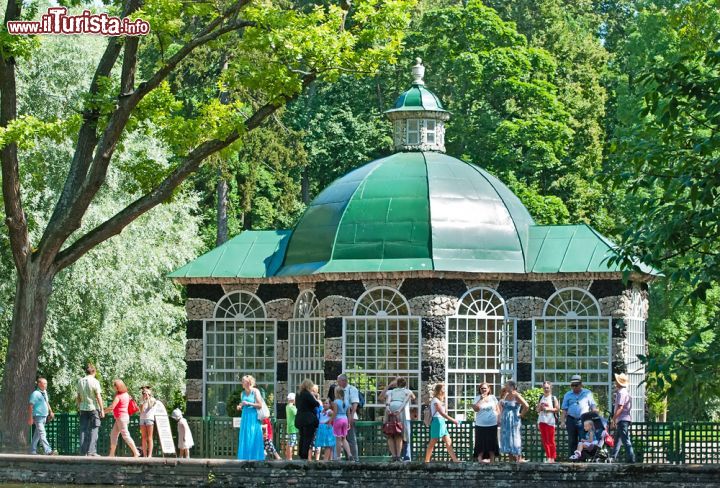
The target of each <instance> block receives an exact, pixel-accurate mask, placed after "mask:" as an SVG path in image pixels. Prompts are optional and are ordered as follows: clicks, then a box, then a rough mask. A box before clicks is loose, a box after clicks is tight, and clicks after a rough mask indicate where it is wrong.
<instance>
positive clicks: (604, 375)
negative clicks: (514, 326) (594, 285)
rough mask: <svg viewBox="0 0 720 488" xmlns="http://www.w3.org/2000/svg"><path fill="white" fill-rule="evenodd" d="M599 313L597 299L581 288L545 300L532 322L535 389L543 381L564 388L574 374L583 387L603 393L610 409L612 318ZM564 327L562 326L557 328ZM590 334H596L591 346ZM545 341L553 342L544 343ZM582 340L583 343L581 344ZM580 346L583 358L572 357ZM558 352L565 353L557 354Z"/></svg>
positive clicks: (556, 294)
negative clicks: (560, 364) (594, 350)
mask: <svg viewBox="0 0 720 488" xmlns="http://www.w3.org/2000/svg"><path fill="white" fill-rule="evenodd" d="M600 310H601V309H600V304H599V302H598V301H597V299H595V297H594V296H593V295H592V294H591V293H590V292H588V291H587V290H584V289H582V288H576V287H568V288H563V289H561V290H558V291H557V292H555V293H554V294H553V295H551V296H550V297H549V298H548V299H547V302H546V303H545V307H544V308H543V315H542V316H541V317H533V319H532V321H533V323H532V382H533V385H534V386H541V385H542V382H543V381H545V380H549V381H551V382H553V383H555V384H562V385H566V384H567V383H568V382H569V380H570V378H571V377H572V376H573V375H575V374H579V375H581V376H582V377H583V383H584V384H585V385H586V386H590V387H596V388H598V387H599V388H603V389H604V390H606V398H607V400H608V404H607V408H608V410H609V409H610V408H611V402H612V398H611V385H612V379H611V378H612V357H613V351H612V317H609V316H602V315H601V313H600ZM563 324H564V325H565V327H563V328H560V326H561V325H563ZM540 334H542V335H543V336H542V337H543V340H542V344H540V343H539V338H540ZM591 334H597V341H595V342H593V343H591V340H590V338H591ZM583 336H584V337H583ZM547 338H552V339H553V340H552V341H550V342H547V341H546V339H547ZM582 338H584V339H585V341H584V342H580V339H582ZM581 345H582V346H584V347H585V348H586V354H585V356H580V355H577V356H572V355H571V353H572V351H573V349H574V350H576V351H577V352H578V353H579V348H580V347H581ZM550 346H552V347H551V348H550ZM591 346H592V347H597V348H606V350H607V355H601V354H599V353H598V354H595V355H591V354H590V352H591V351H590V348H591ZM539 347H543V348H544V352H545V354H542V355H539V354H538V352H539V349H538V348H539ZM549 351H552V352H549ZM558 352H563V353H564V354H563V355H558ZM573 357H574V358H575V359H576V363H575V365H571V364H570V363H571V362H572V361H571V360H572V358H573ZM563 359H564V361H563V365H564V367H558V361H562V360H563ZM540 361H542V367H541V365H540ZM591 362H596V364H597V366H596V367H590V363H591ZM583 363H584V365H583ZM603 363H605V364H604V365H603ZM553 364H554V365H553Z"/></svg>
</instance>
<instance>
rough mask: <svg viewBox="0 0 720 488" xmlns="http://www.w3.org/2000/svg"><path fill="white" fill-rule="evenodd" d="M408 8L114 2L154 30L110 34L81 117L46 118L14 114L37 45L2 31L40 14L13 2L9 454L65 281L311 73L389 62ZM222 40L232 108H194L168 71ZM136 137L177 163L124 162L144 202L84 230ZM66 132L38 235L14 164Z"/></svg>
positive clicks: (5, 94) (390, 4)
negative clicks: (124, 147) (226, 43)
mask: <svg viewBox="0 0 720 488" xmlns="http://www.w3.org/2000/svg"><path fill="white" fill-rule="evenodd" d="M78 3H79V2H78ZM412 3H413V2H412V0H383V1H374V0H358V1H356V2H354V4H353V6H352V8H351V9H350V8H349V5H347V4H345V8H341V7H338V6H329V7H327V8H324V7H318V8H312V9H304V10H302V9H301V10H298V9H294V8H293V7H292V4H286V3H285V2H281V1H272V0H265V1H251V0H223V1H220V2H214V3H192V4H188V3H187V2H184V1H179V0H144V1H142V0H125V1H119V0H117V1H116V2H112V3H110V4H109V5H108V9H109V10H110V12H111V13H115V14H119V15H120V16H140V17H142V18H143V19H145V20H147V21H149V22H150V25H151V30H152V32H153V35H152V36H148V37H145V38H143V39H140V38H138V37H127V38H125V37H111V38H109V39H108V40H107V42H106V46H105V50H104V52H103V54H102V56H101V58H100V60H99V61H98V62H97V66H96V68H95V70H94V72H93V75H92V81H91V82H90V84H89V87H88V88H87V90H86V92H85V95H84V98H83V103H82V104H81V105H80V106H79V107H76V112H75V114H74V115H72V116H70V117H68V118H66V119H52V120H45V119H42V118H40V117H39V116H38V115H37V114H27V113H22V112H18V104H17V99H18V85H17V70H18V69H19V68H20V69H21V68H22V66H23V63H26V62H27V59H28V58H29V57H31V56H32V55H33V52H32V51H33V48H34V44H33V42H35V41H37V39H35V40H33V39H29V38H26V37H23V36H16V37H13V36H9V35H8V34H7V27H6V26H7V22H9V21H14V20H18V19H20V18H21V17H22V15H23V13H24V11H27V9H28V8H30V12H31V13H32V5H33V2H16V1H10V2H8V3H7V6H6V9H5V15H4V18H3V26H4V30H3V31H2V32H1V33H0V43H1V44H0V129H1V133H0V147H1V148H2V149H1V151H0V162H1V163H2V190H3V204H4V209H5V223H6V226H7V235H8V237H9V244H10V249H11V252H12V262H13V263H14V266H15V269H16V271H17V274H16V282H17V285H16V293H15V298H14V309H13V318H12V322H11V330H10V339H9V344H8V354H7V360H6V363H5V373H4V376H3V386H2V392H3V406H4V415H2V417H0V438H1V439H2V443H3V444H4V446H5V447H6V448H10V449H16V450H22V449H23V447H24V446H25V445H26V444H27V429H26V428H24V418H23V417H24V415H23V411H24V409H25V402H26V400H27V394H28V393H29V389H30V387H31V385H32V380H33V377H34V375H35V372H36V369H37V362H38V355H39V352H40V344H41V338H42V334H43V330H44V327H45V324H46V321H47V309H48V303H49V301H50V297H51V295H52V289H53V285H54V283H55V278H56V277H57V275H58V273H60V272H61V271H63V270H65V269H67V268H68V267H70V266H71V265H73V264H74V263H75V262H77V260H78V259H80V258H81V257H82V256H84V255H85V254H87V253H88V252H89V251H91V250H92V249H94V248H95V247H96V246H97V245H99V244H101V243H103V242H104V241H106V240H107V239H109V238H111V237H112V236H114V235H117V234H118V233H120V232H121V231H122V230H123V229H124V228H125V227H127V226H128V225H129V224H130V223H132V222H133V221H135V220H136V219H137V218H139V217H140V216H141V215H143V214H145V213H146V212H148V211H149V210H151V209H152V208H154V207H156V206H158V205H159V204H161V203H163V202H166V201H167V200H168V199H170V198H172V196H173V194H174V193H175V192H176V190H177V188H178V187H179V186H180V185H181V184H182V182H183V181H185V180H186V178H187V177H188V175H190V174H192V173H193V172H195V171H196V170H197V169H198V168H199V167H200V165H201V164H202V162H203V161H204V160H205V159H206V158H207V157H208V156H211V155H213V154H216V153H219V152H221V151H223V150H226V149H228V148H231V146H233V145H234V144H236V143H238V142H239V141H241V140H242V138H243V135H244V134H246V133H247V132H248V131H251V130H253V129H255V128H257V127H258V126H260V125H261V124H262V122H263V121H264V120H265V119H267V118H268V117H269V116H270V115H272V114H273V113H274V112H275V111H276V110H278V109H279V108H280V107H282V106H283V105H285V103H287V101H289V100H291V99H293V98H295V97H297V95H298V94H299V93H300V92H302V90H303V89H305V88H306V87H307V86H308V85H310V84H311V83H312V82H313V81H315V80H316V79H327V80H333V79H336V78H337V76H338V75H339V72H340V71H350V72H373V71H374V70H375V69H377V67H378V65H379V64H380V63H381V62H383V61H384V60H387V59H391V58H392V56H393V53H394V51H395V50H396V49H397V46H398V45H399V42H400V37H401V34H402V31H403V27H404V25H405V24H406V22H407V20H408V18H407V17H408V15H407V13H406V12H407V10H408V9H409V8H410V7H411V5H412ZM226 36H227V37H232V38H234V40H235V42H234V43H232V46H233V50H232V53H231V54H232V56H231V57H230V59H229V60H228V69H227V70H226V71H225V72H223V74H222V78H221V77H220V76H218V77H216V78H215V82H216V83H219V82H222V83H225V84H226V85H227V87H226V90H227V91H228V93H229V103H221V102H220V100H218V99H213V100H208V101H206V102H205V101H203V100H202V99H201V100H199V101H198V103H197V104H196V106H194V107H193V110H188V109H187V106H186V105H185V103H184V102H183V100H182V98H179V97H178V96H177V94H176V93H175V92H174V91H173V90H172V89H171V85H170V83H169V82H168V79H169V77H170V76H171V75H172V74H174V73H177V72H178V71H179V70H180V69H181V68H182V66H183V65H184V63H189V62H193V61H194V62H196V63H197V62H198V58H197V55H198V51H196V50H197V49H198V48H201V47H203V46H211V45H213V43H214V42H220V40H222V39H223V38H224V37H226ZM35 44H37V42H35ZM157 52H159V53H161V55H160V57H159V58H158V56H157V55H156V53H157ZM158 59H159V60H158ZM247 93H252V94H253V95H254V98H253V100H252V101H251V102H248V101H247V100H245V99H243V95H245V94H247ZM132 130H143V131H145V133H146V134H148V135H152V136H153V137H156V138H157V139H158V141H160V142H161V143H163V144H165V145H166V147H167V149H168V151H169V153H170V156H169V161H168V163H169V164H167V165H163V164H157V162H155V161H153V160H152V159H150V158H147V159H134V160H132V161H130V162H129V164H128V165H127V166H126V167H125V168H122V169H123V170H124V172H126V173H130V174H133V175H134V176H135V181H136V182H137V183H138V184H139V187H138V188H136V189H135V190H138V189H139V190H141V192H142V195H141V196H140V197H139V198H137V199H136V200H134V201H132V202H131V203H129V204H128V205H127V206H126V207H124V208H123V209H120V210H119V211H118V212H117V213H115V214H114V215H113V216H111V217H110V218H108V219H107V220H104V221H102V222H100V223H98V224H97V225H96V226H95V227H94V228H92V229H90V230H86V229H83V228H82V227H81V226H82V222H83V219H85V217H86V216H87V215H88V212H89V211H90V210H91V208H92V205H93V204H97V198H98V197H99V196H100V195H101V194H102V190H103V189H104V188H105V187H106V185H107V184H108V178H109V175H111V174H112V173H111V172H110V171H109V170H110V168H111V163H117V158H115V157H114V156H115V155H116V150H117V149H118V147H119V145H120V144H122V142H123V138H124V137H125V136H126V135H127V133H128V131H132ZM63 137H69V138H70V139H71V140H73V141H74V149H73V151H71V154H70V155H68V156H67V159H68V161H69V165H68V170H67V172H66V173H65V174H64V175H63V181H64V182H63V184H62V188H63V189H62V192H61V194H60V197H59V198H58V200H57V202H56V203H55V205H54V208H53V211H52V214H51V216H50V218H49V220H48V221H47V222H46V223H44V225H43V226H41V227H40V226H39V227H38V229H39V230H40V232H39V235H41V237H40V238H39V240H34V239H33V238H32V236H33V235H32V233H31V225H32V224H31V223H30V222H32V217H28V212H27V208H26V204H25V202H26V195H27V193H23V187H22V186H21V183H22V181H21V177H20V171H19V165H20V160H21V158H22V156H23V151H24V150H25V149H26V148H27V147H28V146H31V145H32V144H34V143H36V142H38V141H39V142H40V143H43V144H48V143H49V142H48V138H50V139H51V140H52V138H56V139H60V138H63ZM113 165H114V164H113ZM25 192H27V189H25Z"/></svg>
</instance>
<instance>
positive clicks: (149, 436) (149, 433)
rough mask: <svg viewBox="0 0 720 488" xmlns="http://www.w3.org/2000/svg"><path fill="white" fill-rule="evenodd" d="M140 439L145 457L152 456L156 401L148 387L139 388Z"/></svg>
mask: <svg viewBox="0 0 720 488" xmlns="http://www.w3.org/2000/svg"><path fill="white" fill-rule="evenodd" d="M140 395H141V396H142V398H141V399H140V438H141V441H142V442H141V444H142V448H141V449H142V453H143V456H145V457H152V455H153V447H154V446H153V433H154V430H155V405H156V403H157V400H156V399H155V397H154V396H153V394H152V389H150V387H149V386H143V387H142V388H140Z"/></svg>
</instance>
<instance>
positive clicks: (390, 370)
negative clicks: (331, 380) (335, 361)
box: [342, 286, 422, 409]
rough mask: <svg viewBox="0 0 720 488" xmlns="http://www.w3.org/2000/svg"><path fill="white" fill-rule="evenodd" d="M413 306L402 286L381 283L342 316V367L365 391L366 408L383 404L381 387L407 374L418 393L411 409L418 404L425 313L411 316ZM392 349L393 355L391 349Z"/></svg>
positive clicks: (364, 294) (352, 381) (409, 382)
mask: <svg viewBox="0 0 720 488" xmlns="http://www.w3.org/2000/svg"><path fill="white" fill-rule="evenodd" d="M388 298H390V299H388ZM368 305H370V306H368ZM382 305H385V307H384V308H383V307H382ZM409 310H410V307H409V304H408V302H407V299H405V297H404V296H403V295H402V294H401V293H400V292H399V291H398V290H396V289H394V288H390V287H383V286H379V287H375V288H372V289H370V290H368V291H367V292H365V293H363V295H361V296H360V298H358V300H357V302H356V304H355V308H354V310H353V316H351V317H343V334H342V338H343V340H342V348H343V350H342V353H343V361H342V368H343V372H345V373H346V374H347V375H348V379H349V381H350V383H351V384H353V385H355V386H356V387H358V388H359V389H360V391H362V392H363V394H364V395H365V399H366V404H365V406H366V408H378V409H381V408H384V406H385V404H384V403H382V402H380V401H379V395H380V392H381V391H382V390H383V389H384V388H385V386H386V385H387V384H388V382H389V381H390V380H392V379H393V378H395V377H396V376H403V377H405V378H407V380H408V387H409V388H411V389H412V390H413V392H414V393H415V396H416V401H415V402H414V404H413V405H412V408H419V401H420V400H419V399H420V393H421V391H422V318H421V317H419V316H412V315H408V314H407V313H408V312H409ZM401 312H405V314H401ZM381 339H383V340H381ZM393 348H394V350H395V354H391V353H390V351H391V349H393ZM403 352H404V353H405V354H404V355H403V354H402V353H403ZM381 365H384V367H380V366H381ZM369 385H372V386H373V390H372V391H371V389H370V386H369ZM416 388H417V389H416Z"/></svg>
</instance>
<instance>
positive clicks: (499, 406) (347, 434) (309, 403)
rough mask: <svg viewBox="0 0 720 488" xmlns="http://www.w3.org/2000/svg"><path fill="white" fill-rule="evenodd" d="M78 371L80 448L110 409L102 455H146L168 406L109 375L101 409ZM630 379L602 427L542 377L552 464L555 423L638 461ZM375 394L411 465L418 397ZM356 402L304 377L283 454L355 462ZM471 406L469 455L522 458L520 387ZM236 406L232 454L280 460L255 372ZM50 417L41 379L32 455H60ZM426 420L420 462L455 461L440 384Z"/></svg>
mask: <svg viewBox="0 0 720 488" xmlns="http://www.w3.org/2000/svg"><path fill="white" fill-rule="evenodd" d="M85 373H86V375H85V376H84V377H83V378H81V379H80V380H79V381H78V394H77V407H78V412H79V416H80V454H81V455H87V456H98V453H97V440H98V431H99V427H100V424H101V419H102V418H103V417H104V416H105V415H108V414H110V413H112V415H113V417H114V423H113V428H112V431H111V433H110V452H109V456H110V457H112V456H115V452H116V448H117V444H118V440H119V438H120V437H122V438H123V440H124V441H125V443H126V444H127V446H128V448H129V449H130V452H131V453H132V455H133V456H134V457H139V456H148V457H150V456H152V453H153V432H154V426H155V421H156V418H157V416H159V415H167V411H166V409H165V406H164V405H163V404H162V403H161V402H160V401H159V400H157V399H156V398H154V397H153V394H152V389H151V388H150V387H149V386H143V387H142V388H141V390H140V393H141V398H140V403H139V404H138V403H137V402H136V401H135V400H134V399H133V398H132V397H131V396H130V394H129V393H128V388H127V386H126V385H125V383H124V382H123V381H122V380H121V379H115V380H114V381H113V388H114V390H115V395H114V398H113V401H112V403H111V404H110V405H109V406H107V407H106V406H105V404H104V403H103V399H102V393H101V388H100V383H99V382H98V380H97V379H96V378H95V373H96V371H95V368H94V367H93V366H92V365H88V366H87V367H86V370H85ZM628 383H629V381H628V377H627V375H625V374H617V375H615V386H616V389H615V394H614V397H613V410H612V416H611V418H610V421H609V425H607V427H609V428H607V429H606V428H605V427H606V425H605V423H604V422H603V419H601V418H600V417H599V415H598V408H597V405H596V403H595V399H594V397H593V394H592V392H591V391H590V390H588V389H586V388H583V384H582V378H581V377H580V376H579V375H575V376H573V377H572V379H571V381H570V387H571V389H570V391H569V392H567V393H566V394H565V395H564V396H563V398H562V401H559V400H558V398H557V397H555V396H554V395H553V385H552V384H551V383H550V382H549V381H546V382H544V383H543V384H542V388H543V393H542V395H541V396H540V398H538V401H537V406H536V411H537V414H538V419H537V424H538V428H539V431H540V438H541V442H542V446H543V449H544V451H545V456H546V462H548V463H553V462H555V461H556V459H557V457H558V456H557V448H556V445H555V429H556V428H558V427H559V428H561V429H565V430H566V433H567V438H568V456H569V459H570V460H584V459H589V458H593V457H594V456H595V455H596V454H597V453H598V451H600V449H601V448H603V446H607V447H610V448H612V451H611V452H610V454H609V457H610V458H611V459H615V458H617V455H618V453H619V450H620V447H621V446H623V445H624V446H625V452H626V456H627V462H629V463H633V462H635V455H634V452H633V448H632V443H631V439H630V435H629V426H630V423H631V416H630V411H631V409H632V400H631V397H630V395H629V393H628V390H627V386H628ZM379 399H380V401H381V402H384V403H385V412H384V418H383V423H382V431H383V434H385V435H386V436H387V443H388V449H389V452H390V456H391V459H392V460H393V461H406V462H407V461H410V460H411V452H410V450H411V449H410V446H411V435H412V431H411V423H410V421H411V418H412V417H411V405H412V404H413V402H414V401H415V400H416V396H415V394H414V393H413V392H412V391H411V390H410V389H408V388H407V381H406V379H405V378H403V377H398V378H395V379H394V380H393V381H391V382H390V383H389V384H388V385H387V387H385V389H384V390H383V391H382V392H381V393H380V395H379ZM363 406H364V397H363V395H362V394H361V393H360V391H359V390H358V389H357V388H356V387H355V386H353V385H352V384H350V383H349V382H348V377H347V376H346V375H345V374H341V375H339V376H338V377H337V382H336V383H334V384H332V385H331V386H330V388H329V390H328V392H327V396H326V397H325V398H321V396H320V392H319V387H318V385H315V384H314V383H313V382H312V381H311V380H309V379H306V380H304V381H303V382H302V383H301V384H300V386H299V389H298V391H297V393H295V392H291V393H289V394H288V395H287V405H286V407H285V417H286V422H287V428H286V432H285V438H284V439H283V440H284V444H285V449H284V452H283V453H284V455H285V459H287V460H291V459H293V457H294V453H295V450H296V449H297V453H298V456H299V458H300V459H301V460H308V461H311V460H320V459H321V458H322V459H324V460H331V459H342V457H343V454H344V455H345V457H346V458H347V459H348V460H351V461H355V462H357V461H359V456H358V444H357V436H356V421H357V420H358V418H359V417H358V413H359V411H360V409H361V408H362V407H363ZM471 408H472V411H473V412H474V414H475V415H474V417H475V418H474V426H473V430H474V439H473V440H474V443H473V445H474V450H473V458H474V459H476V460H477V461H479V462H486V463H492V462H494V461H495V460H496V459H497V458H498V457H499V456H500V455H507V456H508V458H509V459H510V460H511V461H514V462H523V461H524V459H523V445H522V436H521V425H522V419H523V418H524V417H525V416H526V415H527V413H528V411H529V409H530V406H529V404H528V401H527V400H526V399H525V398H524V397H523V395H521V394H520V392H519V391H518V389H517V385H516V383H515V382H514V381H508V382H506V383H505V385H504V386H503V388H502V390H501V391H500V392H499V394H498V396H495V395H494V394H493V392H492V389H491V386H490V385H489V384H488V383H481V384H480V385H478V389H477V395H476V396H475V397H474V398H473V399H472V403H471ZM237 410H238V411H240V413H241V419H240V430H239V434H238V450H237V458H238V459H240V460H255V461H261V460H264V459H266V458H267V457H270V459H275V460H278V459H281V457H280V454H279V452H278V450H277V449H276V448H275V445H274V443H273V428H272V422H271V421H270V410H269V408H268V406H267V404H266V403H265V399H264V398H263V395H262V392H261V391H260V390H259V389H258V388H257V386H256V384H255V378H253V377H252V376H250V375H246V376H244V377H243V378H242V392H241V396H240V402H239V404H238V405H237ZM135 413H139V414H140V433H141V439H142V445H141V448H140V449H138V448H137V446H136V445H135V442H134V441H133V438H132V437H131V435H130V432H129V430H128V425H129V421H130V416H131V415H133V414H135ZM53 416H54V413H53V411H52V408H51V407H50V400H49V398H48V394H47V380H46V379H45V378H39V379H38V381H37V389H36V390H35V391H33V392H32V394H31V395H30V398H29V404H28V423H29V424H31V425H34V433H33V437H32V443H31V453H33V454H35V453H37V449H38V445H41V446H42V449H43V452H44V453H45V454H57V451H54V450H53V449H52V447H51V446H50V444H49V443H48V440H47V435H46V432H45V423H46V422H47V421H48V420H52V418H53ZM170 417H171V418H173V419H175V420H176V421H177V422H178V440H177V447H178V454H179V456H180V457H189V456H190V449H191V448H192V447H193V439H192V433H191V431H190V428H189V426H188V423H187V420H186V419H184V418H183V415H182V412H181V411H180V410H179V409H175V410H174V411H173V412H172V414H171V415H170ZM423 421H424V423H425V425H426V426H427V427H429V429H430V440H429V442H428V445H427V448H426V451H425V458H424V461H425V462H426V463H427V462H430V460H431V459H432V456H433V452H434V450H435V447H436V445H437V443H438V442H442V443H443V444H444V445H445V448H446V450H447V453H448V455H449V456H450V458H451V460H452V461H453V462H457V461H458V458H457V456H456V455H455V452H454V450H453V447H452V441H451V438H450V434H449V432H448V427H447V424H448V422H450V423H453V424H456V425H457V424H458V420H457V419H455V418H453V417H451V416H450V415H449V414H448V408H447V401H446V390H445V385H444V384H442V383H440V384H436V385H435V387H434V388H433V392H432V398H431V400H430V402H429V403H428V405H427V406H426V407H425V409H424V413H423ZM610 430H614V431H615V437H616V439H613V437H612V436H611V435H610ZM614 441H616V442H614Z"/></svg>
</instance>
